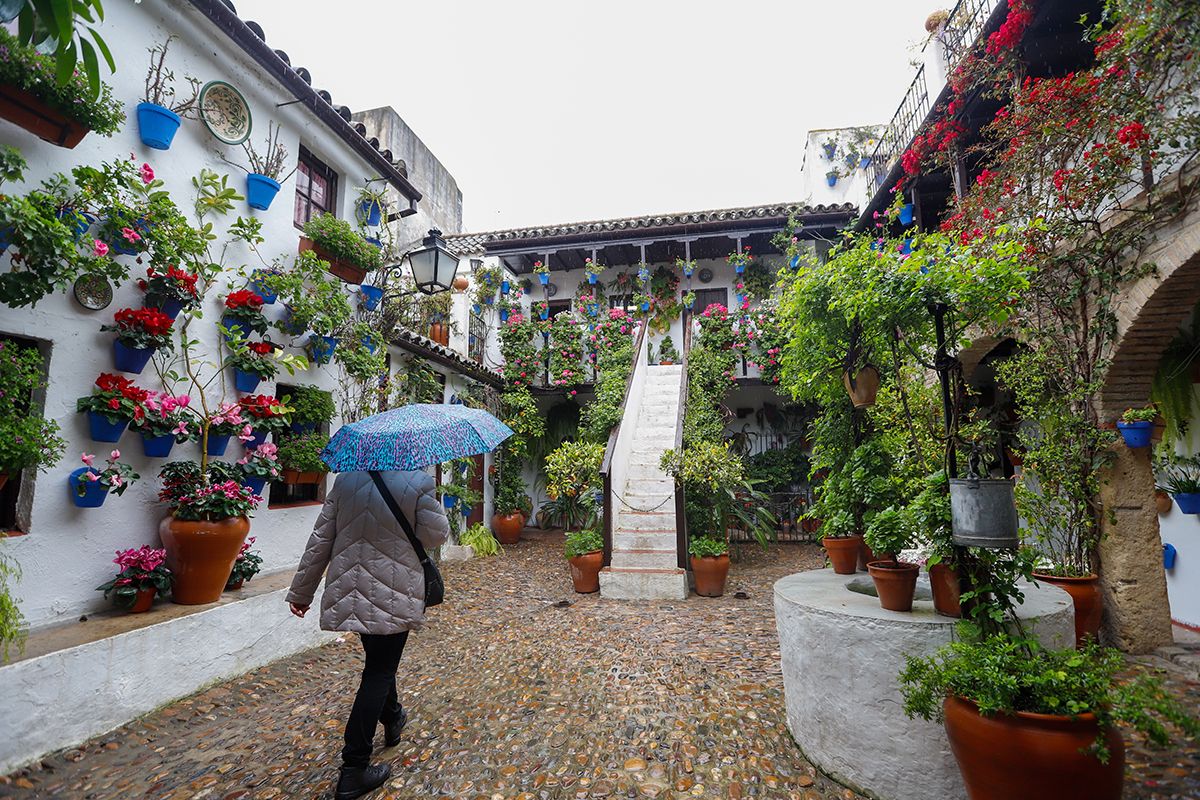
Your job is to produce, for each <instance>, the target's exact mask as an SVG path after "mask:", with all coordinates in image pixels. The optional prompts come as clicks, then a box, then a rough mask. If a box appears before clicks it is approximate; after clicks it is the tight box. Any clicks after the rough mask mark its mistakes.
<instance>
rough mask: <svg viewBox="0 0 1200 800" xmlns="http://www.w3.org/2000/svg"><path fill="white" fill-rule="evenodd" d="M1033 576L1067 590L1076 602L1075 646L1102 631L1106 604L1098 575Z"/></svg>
mask: <svg viewBox="0 0 1200 800" xmlns="http://www.w3.org/2000/svg"><path fill="white" fill-rule="evenodd" d="M1033 577H1035V578H1037V579H1038V580H1039V581H1044V582H1045V583H1048V584H1050V585H1052V586H1057V587H1058V588H1060V589H1064V590H1066V592H1067V594H1069V595H1071V602H1072V603H1074V604H1075V646H1076V647H1080V646H1082V645H1083V642H1084V640H1085V639H1086V638H1087V637H1088V636H1091V637H1092V638H1093V639H1094V638H1096V635H1097V634H1098V633H1099V632H1100V617H1101V612H1102V611H1103V608H1104V605H1103V601H1102V599H1101V597H1100V578H1099V576H1097V575H1086V576H1084V577H1082V578H1059V577H1057V576H1055V575H1043V574H1042V573H1040V572H1035V573H1033Z"/></svg>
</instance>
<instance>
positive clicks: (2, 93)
mask: <svg viewBox="0 0 1200 800" xmlns="http://www.w3.org/2000/svg"><path fill="white" fill-rule="evenodd" d="M0 117H2V118H4V119H6V120H8V121H9V122H11V123H13V124H15V125H18V126H20V127H22V128H24V129H25V130H27V131H29V132H30V133H32V134H33V135H34V136H36V137H38V138H39V139H44V140H45V141H47V142H50V143H51V144H56V145H58V146H59V147H65V148H67V149H70V148H73V147H74V146H75V145H77V144H79V143H80V142H81V141H83V137H85V136H87V135H88V133H90V132H91V128H88V127H86V126H85V125H83V124H81V123H79V122H76V121H75V120H73V119H71V118H69V117H68V116H66V115H65V114H63V113H62V112H60V111H59V110H58V109H56V108H53V107H51V106H50V105H49V104H47V103H44V102H43V101H42V100H41V99H39V98H37V97H34V96H33V95H32V94H30V93H29V92H27V91H25V90H24V89H18V88H17V87H16V86H9V85H2V86H0Z"/></svg>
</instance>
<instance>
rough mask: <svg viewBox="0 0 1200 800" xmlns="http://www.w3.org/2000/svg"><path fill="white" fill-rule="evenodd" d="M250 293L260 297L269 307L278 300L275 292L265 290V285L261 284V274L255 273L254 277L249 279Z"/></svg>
mask: <svg viewBox="0 0 1200 800" xmlns="http://www.w3.org/2000/svg"><path fill="white" fill-rule="evenodd" d="M250 291H252V292H254V293H255V294H256V295H258V296H259V297H261V298H262V299H263V302H264V303H266V304H267V305H269V306H270V305H274V304H275V301H276V300H278V299H279V295H278V294H276V293H275V292H272V291H271V290H270V289H268V288H267V286H266V284H264V283H263V281H262V278H261V273H258V272H255V273H254V276H253V277H252V278H251V279H250Z"/></svg>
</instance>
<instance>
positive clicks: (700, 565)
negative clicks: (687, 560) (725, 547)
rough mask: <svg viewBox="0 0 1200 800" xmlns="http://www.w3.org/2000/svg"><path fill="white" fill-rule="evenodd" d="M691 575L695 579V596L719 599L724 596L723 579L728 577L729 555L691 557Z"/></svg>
mask: <svg viewBox="0 0 1200 800" xmlns="http://www.w3.org/2000/svg"><path fill="white" fill-rule="evenodd" d="M692 575H694V576H695V577H696V594H698V595H700V596H701V597H720V596H721V595H723V594H725V579H726V578H727V577H729V554H728V553H724V554H722V555H719V556H692Z"/></svg>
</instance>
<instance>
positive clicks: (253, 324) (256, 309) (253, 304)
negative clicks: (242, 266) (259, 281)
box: [221, 289, 268, 339]
mask: <svg viewBox="0 0 1200 800" xmlns="http://www.w3.org/2000/svg"><path fill="white" fill-rule="evenodd" d="M262 307H263V299H262V295H259V294H256V293H255V292H252V291H250V290H249V289H238V290H237V291H236V292H230V293H229V294H228V295H227V296H226V297H225V307H224V309H223V310H222V312H221V314H222V315H221V327H223V328H225V333H226V338H227V339H245V338H246V337H247V336H249V335H250V333H251V332H254V333H258V334H263V333H266V332H267V325H268V323H267V318H266V316H265V315H264V314H263V312H262Z"/></svg>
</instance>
